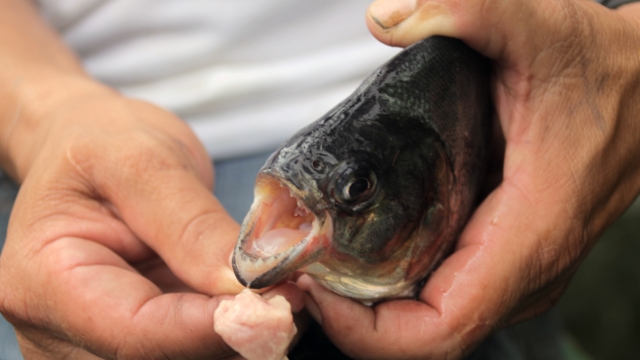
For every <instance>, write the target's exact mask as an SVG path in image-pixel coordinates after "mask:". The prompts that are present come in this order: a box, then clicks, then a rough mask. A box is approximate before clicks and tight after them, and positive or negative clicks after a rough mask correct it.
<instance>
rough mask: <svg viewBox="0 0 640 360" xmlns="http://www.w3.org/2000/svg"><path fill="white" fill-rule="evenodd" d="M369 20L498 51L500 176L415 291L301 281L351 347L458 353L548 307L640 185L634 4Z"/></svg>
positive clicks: (492, 53)
mask: <svg viewBox="0 0 640 360" xmlns="http://www.w3.org/2000/svg"><path fill="white" fill-rule="evenodd" d="M367 21H368V24H369V27H370V30H371V32H372V33H373V34H374V35H375V36H376V37H377V38H378V39H380V40H381V41H382V42H385V43H388V44H391V45H396V46H407V45H409V44H412V43H414V42H416V41H418V40H420V39H422V38H425V37H427V36H431V35H445V36H451V37H456V38H460V39H462V40H463V41H465V42H466V43H467V44H468V45H469V46H471V47H472V48H474V49H475V50H476V51H478V52H480V53H481V54H483V55H485V56H487V57H488V58H490V59H492V60H493V64H494V78H493V94H492V95H493V99H494V106H495V109H496V113H497V118H498V120H499V127H500V129H501V130H502V135H503V136H504V140H505V143H506V146H505V147H504V153H502V152H498V154H494V156H499V157H504V162H503V166H502V169H500V170H501V172H502V180H501V182H500V184H499V185H498V187H497V188H495V189H494V190H493V191H492V192H491V193H490V195H489V196H488V197H487V198H486V199H485V200H484V201H483V202H482V203H481V205H480V206H479V208H478V209H477V210H476V211H475V213H474V214H473V216H472V217H471V219H470V221H469V223H468V224H467V226H466V228H465V230H464V231H463V233H462V235H461V236H460V239H459V241H458V243H457V246H456V248H455V250H454V252H453V253H452V254H451V255H450V256H449V257H448V258H447V259H446V260H445V261H444V262H443V263H442V264H441V265H440V266H439V267H438V268H437V270H436V271H435V272H434V273H433V274H432V275H431V277H430V278H429V280H428V282H427V284H426V286H425V287H424V289H423V290H422V291H421V292H420V294H419V301H413V300H395V301H388V302H384V303H381V304H378V305H376V306H374V307H372V308H370V307H366V306H363V305H361V304H360V303H358V302H355V301H352V300H348V299H346V298H342V297H340V296H338V295H336V294H334V293H332V292H331V291H328V290H326V289H325V288H324V287H322V286H320V285H319V284H317V283H315V282H314V281H313V280H311V279H310V278H309V277H307V276H302V277H301V278H300V280H299V285H300V286H301V287H302V288H303V289H305V290H307V291H308V292H309V293H310V294H311V296H312V298H313V299H308V304H307V307H308V309H309V310H310V313H311V314H312V315H313V316H314V317H315V318H316V319H317V320H318V321H320V322H321V323H322V325H323V328H324V329H325V332H326V333H327V334H328V336H329V337H330V338H331V339H332V340H333V341H334V342H335V343H336V344H337V346H338V347H340V348H341V349H342V350H343V351H344V352H345V353H347V354H349V355H351V356H353V357H355V358H366V359H396V358H397V359H423V358H458V357H461V356H463V355H464V354H466V353H468V352H469V351H471V350H472V349H473V348H474V347H475V346H476V345H477V344H478V343H479V342H480V341H482V339H484V338H485V337H486V336H488V334H489V333H491V332H492V331H495V330H497V329H499V328H500V327H503V326H507V325H509V324H513V323H515V322H518V321H522V320H525V319H528V318H530V317H532V316H535V315H537V314H540V313H542V312H544V311H546V310H547V309H549V308H550V307H551V306H552V305H553V304H554V303H555V302H556V301H557V300H558V298H559V297H560V295H561V294H562V292H563V291H564V289H565V287H566V286H567V283H568V281H569V280H570V278H571V276H572V274H573V273H574V272H575V270H576V268H577V267H578V265H579V264H580V262H581V261H582V259H583V258H584V257H585V256H586V254H587V253H588V251H589V249H590V248H591V247H592V246H593V244H594V242H595V241H596V240H597V238H598V236H599V235H600V234H601V233H602V231H603V230H604V229H605V228H606V227H607V226H608V225H609V224H611V223H612V222H613V221H614V220H615V219H616V218H617V217H618V216H619V215H620V214H621V213H622V212H623V211H624V210H625V209H626V208H627V207H628V206H629V204H630V203H631V202H632V201H633V199H634V198H635V197H636V196H637V194H638V193H639V192H640V161H638V153H639V152H640V145H639V144H640V122H639V121H638V119H639V118H640V101H638V99H640V64H638V62H637V54H638V53H640V6H638V5H627V6H624V7H622V8H620V9H619V10H615V11H614V10H609V9H606V8H604V7H603V6H601V5H599V4H596V3H593V2H590V1H572V0H563V1H554V0H537V1H528V0H522V1H507V2H503V1H492V0H487V1H477V0H472V1H464V2H462V1H453V0H429V1H420V0H418V1H407V2H406V4H405V2H401V1H387V0H380V1H378V2H376V3H374V4H373V5H372V6H371V7H370V9H369V13H368V16H367ZM612 54H615V56H613V55H612Z"/></svg>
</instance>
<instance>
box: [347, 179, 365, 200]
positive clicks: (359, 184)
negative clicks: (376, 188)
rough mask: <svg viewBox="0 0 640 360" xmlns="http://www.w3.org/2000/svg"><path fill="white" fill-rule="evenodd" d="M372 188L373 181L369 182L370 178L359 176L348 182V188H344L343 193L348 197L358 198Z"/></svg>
mask: <svg viewBox="0 0 640 360" xmlns="http://www.w3.org/2000/svg"><path fill="white" fill-rule="evenodd" d="M370 188H371V182H369V179H365V178H358V179H355V180H354V181H353V182H352V183H350V184H348V185H347V187H346V188H344V191H345V193H344V194H343V196H344V197H345V198H346V199H351V200H352V199H357V198H358V197H360V196H362V194H364V193H365V192H366V191H367V190H369V189H370Z"/></svg>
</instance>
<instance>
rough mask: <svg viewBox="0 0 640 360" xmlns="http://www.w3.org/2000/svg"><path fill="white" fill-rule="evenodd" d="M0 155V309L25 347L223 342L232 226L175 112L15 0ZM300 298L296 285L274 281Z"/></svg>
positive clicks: (62, 353)
mask: <svg viewBox="0 0 640 360" xmlns="http://www.w3.org/2000/svg"><path fill="white" fill-rule="evenodd" d="M0 164H1V165H2V167H3V169H4V170H5V171H6V172H7V173H8V174H10V175H11V176H12V177H13V178H14V179H15V180H16V181H17V182H18V183H20V184H21V187H20V191H19V194H18V197H17V199H16V202H15V206H14V209H13V211H12V214H11V218H10V222H9V228H8V233H7V239H6V243H5V247H4V249H3V251H2V257H1V258H0V263H1V266H0V310H1V311H2V314H3V315H4V316H5V317H6V318H7V319H8V320H9V321H10V322H11V323H12V324H13V325H14V326H15V329H16V333H17V337H18V341H19V344H20V346H21V350H22V352H23V354H24V356H25V358H26V359H62V358H65V359H69V358H72V359H92V358H98V357H99V358H107V359H109V358H112V359H114V358H119V359H142V358H160V357H168V358H193V359H197V358H203V359H218V358H226V357H228V356H233V351H232V350H231V349H230V348H228V347H227V346H226V345H225V344H224V342H223V341H222V340H221V339H220V337H219V336H218V335H217V334H216V333H215V331H214V328H213V314H214V311H215V309H216V308H217V305H218V303H219V301H220V300H222V299H225V298H229V297H230V296H224V295H223V294H235V293H238V292H239V291H240V290H242V287H241V285H240V284H239V283H238V282H237V281H236V279H235V276H234V275H233V272H232V270H231V269H230V264H229V258H230V254H231V251H232V249H233V246H234V245H235V240H236V238H237V235H238V231H239V226H238V224H237V223H235V222H234V221H233V220H232V219H231V218H230V217H229V215H228V214H227V213H226V212H225V210H224V209H223V208H222V206H221V205H220V203H219V202H218V201H217V200H216V199H215V198H214V197H213V195H212V194H211V189H212V187H213V170H212V166H211V163H210V160H209V158H208V156H207V154H206V152H205V150H204V148H203V147H202V145H201V144H200V143H199V141H198V140H197V138H196V137H195V136H194V134H193V133H192V132H191V130H190V129H189V128H188V127H187V126H186V125H185V124H184V123H183V122H182V121H181V120H180V119H178V118H177V117H176V116H174V115H172V114H171V113H169V112H167V111H164V110H162V109H159V108H157V107H155V106H153V105H151V104H149V103H145V102H143V101H138V100H133V99H128V98H125V97H123V96H122V95H120V94H118V93H117V92H115V91H114V90H112V89H110V88H108V87H106V86H104V85H102V84H100V83H98V82H96V81H94V80H93V79H91V78H90V77H89V76H88V75H87V74H85V73H84V72H83V70H82V68H81V65H80V64H79V62H78V61H77V59H76V57H75V56H74V54H73V53H72V52H71V51H69V50H68V49H67V48H66V47H65V46H64V44H63V43H62V42H61V41H60V40H59V39H58V37H57V35H56V34H55V33H54V32H53V31H51V29H49V28H48V27H47V26H46V25H45V24H44V23H43V21H42V20H41V19H40V17H39V16H38V14H37V12H36V11H35V9H34V8H33V5H32V4H31V3H30V2H29V1H24V0H0ZM275 293H279V294H282V295H284V296H285V297H287V299H288V300H289V301H290V302H291V303H292V308H293V310H294V311H299V310H300V309H301V308H302V293H301V292H300V290H298V289H297V288H296V287H295V286H293V285H291V284H285V285H282V286H280V287H279V288H277V289H274V290H272V292H271V294H268V295H267V296H269V295H272V294H275Z"/></svg>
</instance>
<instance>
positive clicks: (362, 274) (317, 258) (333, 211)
mask: <svg viewBox="0 0 640 360" xmlns="http://www.w3.org/2000/svg"><path fill="white" fill-rule="evenodd" d="M378 118H379V116H378ZM378 120H381V119H378ZM410 123H411V122H410V121H408V120H407V119H404V124H405V126H410ZM416 126H418V124H416ZM320 128H322V127H320ZM367 128H368V129H369V131H362V130H360V131H358V133H359V134H360V136H361V137H363V136H364V137H366V138H360V139H356V141H354V138H353V136H351V135H350V132H349V131H344V132H342V133H341V134H333V135H331V136H328V135H327V134H318V133H317V132H314V131H311V132H306V133H305V131H304V130H303V131H302V132H301V134H300V136H298V137H294V141H290V142H289V143H288V144H285V145H284V146H283V147H281V148H280V149H279V150H278V151H277V152H276V153H274V155H272V156H271V158H270V159H269V160H267V163H266V164H265V166H264V167H263V168H262V169H261V171H260V172H259V174H258V176H257V179H256V186H255V193H254V202H253V204H252V206H251V209H250V211H249V213H248V215H247V217H246V218H245V220H244V222H243V225H242V228H241V233H240V236H239V240H238V243H237V245H236V248H235V252H234V255H233V258H232V263H233V268H234V271H235V274H236V276H237V278H238V280H239V281H240V282H241V283H242V284H243V285H245V286H248V287H250V288H264V287H268V286H271V285H275V284H277V283H279V282H281V281H283V280H285V279H287V278H288V277H289V276H291V275H292V274H294V273H295V272H296V271H302V272H305V273H307V274H309V275H310V276H312V277H313V278H315V279H316V280H317V281H319V282H320V283H321V284H323V285H324V286H325V287H327V288H329V289H331V290H333V291H335V292H337V293H339V294H341V295H344V296H347V297H350V298H354V299H359V300H362V301H363V302H368V301H377V300H379V299H384V298H388V297H393V296H406V295H409V294H410V293H412V292H413V291H414V290H415V287H416V285H417V283H418V282H419V281H420V280H421V279H423V278H424V277H425V276H426V275H425V274H426V273H428V271H429V270H430V269H431V267H432V266H433V264H434V262H435V261H434V259H436V258H437V257H439V256H441V255H442V253H443V252H444V250H445V249H444V248H445V247H446V244H443V242H442V241H439V238H441V237H444V233H445V232H446V231H445V230H446V229H447V226H446V225H447V221H448V209H449V206H448V203H447V202H448V197H447V196H446V194H447V193H448V191H447V190H448V186H449V183H450V181H451V169H450V167H449V162H448V158H447V154H446V151H445V150H444V148H443V146H442V144H441V143H440V141H439V140H438V139H437V137H433V138H431V139H425V138H420V139H419V141H417V142H418V143H419V145H414V144H413V143H412V142H411V141H406V139H404V138H403V139H402V140H404V141H400V139H397V138H394V137H393V133H390V132H389V129H388V127H386V128H383V127H380V126H378V127H376V126H371V124H368V126H367ZM376 128H378V131H374V130H371V129H376ZM396 130H397V132H398V133H399V134H406V129H396ZM329 137H331V141H330V142H323V141H319V140H318V139H319V138H324V139H326V138H329ZM340 137H343V139H339V138H340ZM363 144H365V146H363ZM371 144H385V146H373V147H372V146H371ZM416 146H417V147H421V148H422V149H421V151H418V152H416V151H415V150H416V149H415V148H416ZM424 169H431V170H432V171H424ZM430 239H432V240H430Z"/></svg>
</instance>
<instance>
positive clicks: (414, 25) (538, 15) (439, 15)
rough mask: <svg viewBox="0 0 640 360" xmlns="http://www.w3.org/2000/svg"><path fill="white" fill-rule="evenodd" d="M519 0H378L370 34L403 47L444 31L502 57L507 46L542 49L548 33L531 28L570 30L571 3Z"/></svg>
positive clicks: (524, 50) (531, 50)
mask: <svg viewBox="0 0 640 360" xmlns="http://www.w3.org/2000/svg"><path fill="white" fill-rule="evenodd" d="M515 2H517V4H515ZM515 2H514V1H493V0H470V1H461V0H403V1H396V0H377V1H375V2H373V3H372V4H371V6H370V7H369V9H368V12H367V16H366V18H367V25H368V27H369V30H370V31H371V33H372V34H373V35H374V36H375V37H376V38H378V39H379V40H380V41H382V42H384V43H387V44H389V45H394V46H403V47H404V46H408V45H410V44H412V43H414V42H416V41H418V40H420V39H424V38H426V37H429V36H432V35H444V36H450V37H455V38H459V39H462V40H464V41H465V42H467V43H468V44H469V45H470V46H471V47H473V48H475V49H476V50H478V51H479V52H481V53H482V54H484V55H485V56H488V57H490V58H499V57H501V56H502V55H503V54H504V51H505V49H506V47H507V45H508V46H512V47H513V48H517V49H519V50H520V52H521V54H520V56H525V57H526V56H528V55H531V54H535V53H538V52H539V50H541V49H543V48H544V47H545V46H546V44H544V43H539V44H537V43H536V41H540V40H541V39H542V40H544V39H545V36H539V37H531V36H529V35H530V34H531V32H532V31H533V32H537V33H539V32H541V31H550V32H551V33H554V32H558V31H567V29H566V24H567V22H566V19H567V17H568V16H572V14H571V13H572V7H573V5H572V1H546V0H537V1H525V0H516V1H515ZM514 26H515V27H517V28H518V31H517V32H514Z"/></svg>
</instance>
